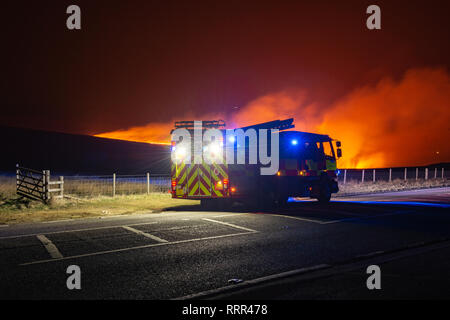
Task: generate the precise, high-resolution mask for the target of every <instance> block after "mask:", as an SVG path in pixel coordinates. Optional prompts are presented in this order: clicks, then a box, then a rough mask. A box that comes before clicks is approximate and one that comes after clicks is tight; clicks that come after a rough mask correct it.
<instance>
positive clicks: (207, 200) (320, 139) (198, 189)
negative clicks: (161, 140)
mask: <svg viewBox="0 0 450 320" xmlns="http://www.w3.org/2000/svg"><path fill="white" fill-rule="evenodd" d="M292 122H293V119H286V120H282V121H280V120H275V121H271V122H266V123H261V124H257V125H253V126H249V127H245V128H242V129H243V130H246V129H249V128H254V129H256V130H257V129H278V130H279V170H278V171H277V172H276V173H275V174H274V175H261V174H260V169H261V164H259V162H258V163H257V164H247V163H245V164H236V163H235V162H231V163H226V161H223V162H221V163H219V162H220V161H219V162H218V163H216V162H214V161H208V163H207V162H206V161H202V163H197V164H194V163H193V162H192V161H186V159H183V156H182V155H181V156H179V157H172V165H171V177H172V186H171V192H172V197H173V198H180V199H197V200H201V203H202V206H205V207H207V208H210V209H213V208H218V207H219V208H222V207H226V206H227V205H231V204H232V203H234V202H242V203H246V204H251V205H252V206H258V207H263V208H270V207H272V206H274V205H276V206H283V205H285V204H286V203H287V201H288V199H289V198H290V197H310V198H315V199H317V200H318V201H320V202H325V203H326V202H329V201H330V198H331V194H332V193H336V192H338V191H339V188H338V183H337V172H338V169H337V164H336V160H337V159H338V158H339V157H341V155H342V151H341V149H340V147H341V143H340V142H339V141H335V140H333V139H331V138H330V137H329V136H328V135H322V134H315V133H309V132H301V131H286V130H288V129H292V128H293V127H294V125H293V124H292ZM202 123H203V128H202V129H203V130H206V129H208V128H216V129H220V130H221V131H222V132H223V137H222V142H221V144H220V147H221V148H223V151H224V153H223V154H225V148H226V147H225V145H226V144H225V143H223V141H224V139H226V138H225V130H224V129H223V128H224V126H225V123H224V122H223V121H221V120H215V121H204V122H202ZM175 128H185V129H187V130H189V131H190V132H192V131H193V122H189V121H184V122H177V123H176V124H175ZM192 136H193V135H192ZM268 143H270V141H269V142H268ZM193 145H194V143H191V146H192V150H191V153H190V155H192V154H193V152H194V146H193ZM176 147H177V141H172V152H178V153H180V150H178V151H177V149H176ZM212 147H213V146H209V150H208V145H206V146H203V152H204V154H203V157H204V158H206V157H207V156H208V155H207V154H206V153H208V152H209V153H210V152H212V149H213V148H212ZM215 147H216V148H217V145H215ZM239 147H241V148H242V147H244V148H246V152H248V150H247V149H248V145H247V144H246V145H245V146H239V145H237V143H235V144H234V148H235V150H237V149H238V148H239ZM183 153H184V154H189V153H186V152H185V151H184V152H183ZM191 160H192V156H191ZM188 162H190V163H188Z"/></svg>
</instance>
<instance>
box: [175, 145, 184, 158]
mask: <svg viewBox="0 0 450 320" xmlns="http://www.w3.org/2000/svg"><path fill="white" fill-rule="evenodd" d="M185 156H186V148H184V147H177V148H176V149H175V158H177V159H183V158H184V157H185Z"/></svg>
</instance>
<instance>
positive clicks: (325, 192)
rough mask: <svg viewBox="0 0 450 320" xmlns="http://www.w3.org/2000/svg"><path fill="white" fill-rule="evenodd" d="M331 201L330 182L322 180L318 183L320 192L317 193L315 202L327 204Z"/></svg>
mask: <svg viewBox="0 0 450 320" xmlns="http://www.w3.org/2000/svg"><path fill="white" fill-rule="evenodd" d="M330 199H331V187H330V182H329V181H328V180H323V181H322V182H321V183H320V191H319V197H318V198H317V200H319V202H320V203H328V202H330Z"/></svg>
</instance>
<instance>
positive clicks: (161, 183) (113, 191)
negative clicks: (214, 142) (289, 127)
mask: <svg viewBox="0 0 450 320" xmlns="http://www.w3.org/2000/svg"><path fill="white" fill-rule="evenodd" d="M338 171H339V173H338V181H339V184H340V185H343V186H345V185H350V184H352V183H353V184H354V183H358V184H359V185H361V184H364V185H367V184H370V183H372V184H379V183H384V184H386V185H388V184H391V183H392V184H394V183H395V182H398V181H400V180H404V181H405V182H408V183H415V184H417V185H420V184H423V185H424V186H425V185H427V184H430V185H434V184H433V183H435V182H437V181H438V180H444V181H447V182H448V180H447V179H448V178H449V177H450V168H434V167H433V168H431V167H430V168H423V167H421V168H381V169H340V170H338ZM447 182H446V184H448V183H447ZM170 184H171V178H170V176H169V175H151V174H148V173H147V174H142V175H116V174H111V175H99V176H64V195H68V196H70V195H73V196H77V197H97V196H111V197H114V196H116V195H132V194H149V193H155V192H164V193H165V192H169V191H170ZM15 193H16V177H15V176H11V175H10V176H6V175H0V196H1V197H9V196H13V195H14V194H15Z"/></svg>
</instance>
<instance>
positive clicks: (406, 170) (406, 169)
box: [403, 168, 408, 181]
mask: <svg viewBox="0 0 450 320" xmlns="http://www.w3.org/2000/svg"><path fill="white" fill-rule="evenodd" d="M407 172H408V168H405V176H404V178H403V180H405V181H406V177H407Z"/></svg>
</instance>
